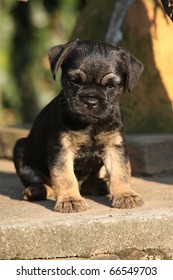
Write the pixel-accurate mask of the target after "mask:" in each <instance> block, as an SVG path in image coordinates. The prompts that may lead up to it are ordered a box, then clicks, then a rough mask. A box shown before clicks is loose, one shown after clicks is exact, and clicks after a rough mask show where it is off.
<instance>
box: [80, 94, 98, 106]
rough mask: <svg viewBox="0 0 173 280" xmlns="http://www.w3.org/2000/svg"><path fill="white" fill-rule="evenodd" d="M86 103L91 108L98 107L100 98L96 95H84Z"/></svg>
mask: <svg viewBox="0 0 173 280" xmlns="http://www.w3.org/2000/svg"><path fill="white" fill-rule="evenodd" d="M82 99H83V102H84V104H85V105H86V106H87V107H88V108H89V109H93V108H96V107H97V105H98V100H97V99H96V98H94V97H83V98H82Z"/></svg>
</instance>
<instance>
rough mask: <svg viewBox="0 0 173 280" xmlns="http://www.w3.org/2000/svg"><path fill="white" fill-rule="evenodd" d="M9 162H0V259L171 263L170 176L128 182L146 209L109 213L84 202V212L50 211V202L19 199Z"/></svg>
mask: <svg viewBox="0 0 173 280" xmlns="http://www.w3.org/2000/svg"><path fill="white" fill-rule="evenodd" d="M14 172H15V171H14V167H13V164H12V162H10V161H7V160H0V259H39V258H43V259H47V258H48V259H52V258H67V257H70V258H84V259H86V258H90V259H99V258H101V259H129V258H130V259H173V175H172V174H170V175H168V174H167V175H166V174H165V175H160V176H154V177H145V178H135V177H133V178H132V183H133V186H134V189H135V190H136V191H137V192H139V193H140V194H141V195H142V197H143V199H144V201H145V204H144V206H142V207H141V208H138V209H132V210H119V209H112V208H110V203H109V199H108V197H87V198H86V199H87V202H88V204H89V206H90V209H89V210H88V211H86V212H83V213H75V214H61V213H55V212H53V211H52V209H53V206H54V200H53V199H52V200H46V201H41V202H37V203H35V202H32V203H31V202H26V201H22V200H21V191H22V189H23V188H22V186H21V183H20V182H19V180H18V178H17V176H16V175H15V174H14Z"/></svg>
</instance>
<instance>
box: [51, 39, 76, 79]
mask: <svg viewBox="0 0 173 280" xmlns="http://www.w3.org/2000/svg"><path fill="white" fill-rule="evenodd" d="M78 41H79V39H76V40H73V41H70V42H69V43H67V44H63V45H57V46H54V47H53V48H51V49H50V50H49V52H48V56H49V61H50V67H51V71H52V75H53V78H54V80H56V73H57V71H58V68H59V67H60V66H61V65H62V63H63V61H64V59H65V58H66V57H67V56H68V55H69V53H70V52H71V50H72V49H74V48H75V47H76V45H77V42H78Z"/></svg>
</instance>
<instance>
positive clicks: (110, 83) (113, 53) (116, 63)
mask: <svg viewBox="0 0 173 280" xmlns="http://www.w3.org/2000/svg"><path fill="white" fill-rule="evenodd" d="M49 60H50V65H51V70H52V74H53V77H54V79H56V73H57V70H58V68H59V67H60V66H61V67H62V78H61V82H62V87H63V94H64V98H65V101H66V106H67V107H68V112H70V113H71V114H72V115H73V116H75V117H77V118H78V119H80V120H83V121H85V122H91V123H92V122H97V121H99V120H103V119H106V118H107V117H108V116H109V115H110V114H111V113H112V112H113V111H115V109H116V108H117V104H118V102H119V97H120V95H121V94H122V93H123V92H125V91H129V92H131V90H132V89H133V87H134V86H135V85H136V83H137V81H138V78H139V76H140V74H141V72H142V71H143V65H142V63H141V62H140V61H139V60H137V59H136V58H135V57H134V56H132V55H131V54H130V53H129V52H128V51H126V50H123V49H118V48H116V47H114V46H112V45H110V44H108V43H106V42H101V41H80V40H75V41H71V42H69V43H67V44H64V45H58V46H55V47H53V48H51V49H50V51H49Z"/></svg>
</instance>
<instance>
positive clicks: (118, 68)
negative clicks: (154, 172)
mask: <svg viewBox="0 0 173 280" xmlns="http://www.w3.org/2000/svg"><path fill="white" fill-rule="evenodd" d="M49 60H50V66H51V71H52V74H53V78H54V79H56V73H57V71H58V69H59V67H60V66H61V68H62V77H61V83H62V91H61V92H60V94H59V95H58V96H57V97H55V99H53V100H52V101H51V102H50V103H49V104H48V105H47V106H46V107H45V108H44V109H43V110H42V111H41V113H40V114H39V115H38V117H37V118H36V120H35V122H34V124H33V127H32V129H31V131H30V133H29V135H28V137H27V138H22V139H19V140H18V141H17V143H16V145H15V147H14V156H13V157H14V164H15V167H16V171H17V174H18V176H19V178H20V180H21V181H22V183H23V185H24V186H25V189H24V192H23V198H24V199H25V200H29V201H33V200H42V199H46V197H47V196H48V194H49V190H50V188H52V189H53V191H54V195H55V198H56V204H55V207H54V210H55V211H58V212H63V213H64V212H65V213H69V212H80V211H85V210H87V209H88V205H87V203H86V201H85V200H84V198H83V197H82V196H81V194H80V187H81V186H82V184H84V185H85V188H86V182H87V181H88V183H89V184H87V185H90V186H89V188H90V189H92V182H96V181H97V182H100V181H99V180H101V179H99V176H100V170H101V168H102V167H103V166H104V168H105V171H106V175H105V176H106V177H107V178H108V180H109V192H110V200H111V204H112V207H116V208H133V207H138V206H141V205H142V204H143V200H142V198H141V197H140V196H139V195H138V194H137V193H135V192H134V191H133V190H132V188H131V183H130V178H131V169H130V163H129V158H128V154H127V150H126V144H125V139H124V133H123V116H122V111H121V108H120V105H119V99H120V97H121V95H122V94H123V93H124V92H125V91H128V92H131V90H132V89H133V87H134V86H135V85H136V83H137V81H138V78H139V76H140V74H141V72H142V71H143V65H142V63H141V62H140V61H139V60H137V59H136V58H135V57H134V56H132V55H131V54H130V53H129V52H128V51H126V50H124V49H120V48H116V47H115V46H112V45H110V44H108V43H106V42H101V41H92V40H90V41H80V40H78V39H77V40H74V41H70V42H69V43H67V44H63V45H58V46H55V47H53V48H51V49H50V51H49ZM102 177H103V176H102ZM94 180H95V181H94ZM102 180H104V178H102ZM93 184H94V183H93Z"/></svg>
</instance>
